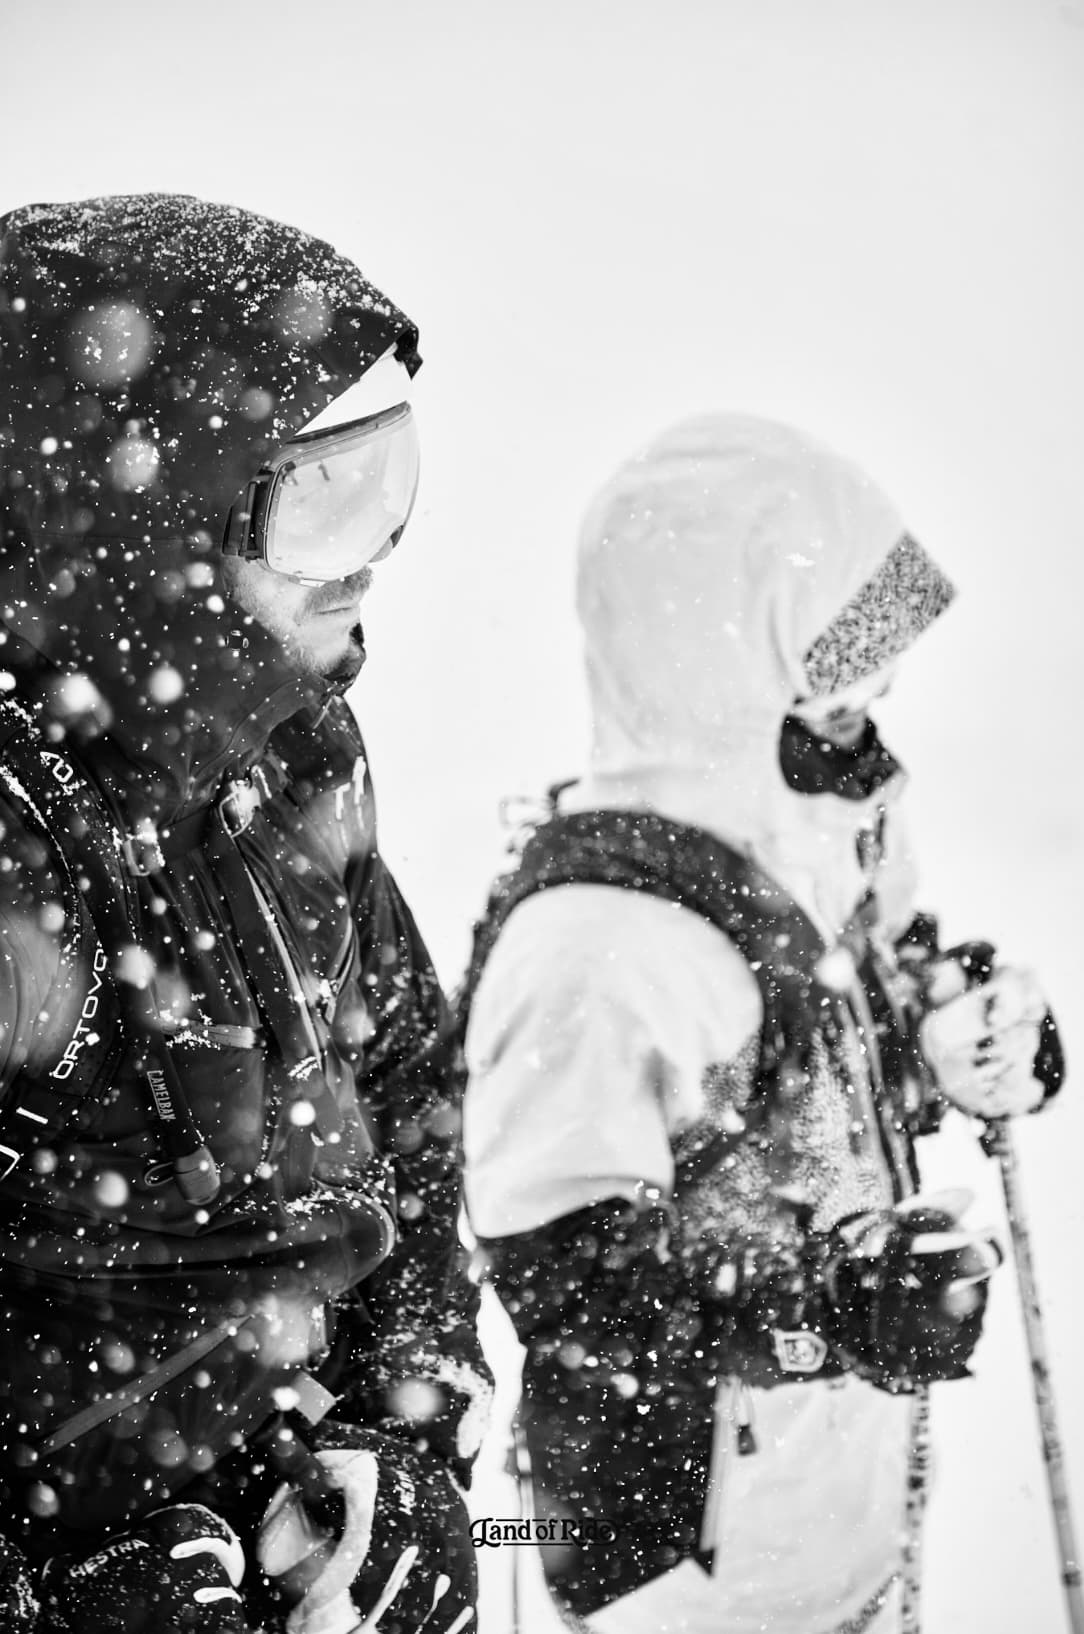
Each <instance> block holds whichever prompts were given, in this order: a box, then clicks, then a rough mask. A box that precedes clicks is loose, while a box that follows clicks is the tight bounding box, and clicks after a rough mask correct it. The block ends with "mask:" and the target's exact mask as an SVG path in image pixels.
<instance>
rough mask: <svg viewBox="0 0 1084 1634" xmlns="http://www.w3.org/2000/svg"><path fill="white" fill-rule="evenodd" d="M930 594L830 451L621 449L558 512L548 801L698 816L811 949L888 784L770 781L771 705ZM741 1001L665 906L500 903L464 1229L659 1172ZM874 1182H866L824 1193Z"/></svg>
mask: <svg viewBox="0 0 1084 1634" xmlns="http://www.w3.org/2000/svg"><path fill="white" fill-rule="evenodd" d="M949 594H950V592H949V589H948V586H947V584H946V581H945V580H944V579H943V578H942V577H941V576H940V574H939V573H938V571H937V569H936V568H934V566H933V564H932V563H930V562H929V559H928V558H927V557H926V556H925V554H924V553H923V552H922V551H921V549H920V547H918V546H917V545H914V544H913V543H912V542H911V541H909V540H907V539H906V535H905V529H904V525H903V523H902V521H901V519H900V517H899V515H898V514H897V512H896V511H895V509H894V508H893V506H892V505H891V504H890V502H889V501H888V500H887V499H886V498H885V497H884V495H883V494H882V493H881V492H880V491H879V490H878V489H877V488H876V487H875V486H874V485H873V484H872V483H871V482H870V481H869V480H868V478H866V477H865V476H864V474H863V473H862V472H861V471H860V470H858V469H857V467H855V466H854V465H853V464H851V463H850V462H849V461H846V460H843V459H841V458H840V457H839V456H837V455H836V454H834V453H833V452H831V451H830V450H828V449H826V448H824V447H823V446H821V445H820V444H818V443H816V442H814V441H813V440H812V439H810V438H808V437H806V436H804V435H803V434H801V433H799V432H796V431H793V430H791V429H790V428H788V427H785V426H781V425H775V424H772V423H769V422H766V421H762V420H759V419H754V418H752V417H748V416H740V415H718V416H712V417H705V418H701V419H696V420H691V421H688V422H686V423H684V424H682V425H679V426H678V427H676V428H675V429H673V430H672V431H670V432H668V433H667V434H666V435H664V436H663V437H661V438H660V439H659V440H658V441H656V442H655V443H653V444H652V445H650V446H649V447H648V448H647V449H645V450H644V451H643V452H642V453H641V454H640V455H639V456H638V457H636V458H635V459H633V460H631V461H629V462H628V463H627V464H625V465H624V466H622V467H621V469H620V470H619V471H618V472H617V473H616V475H615V476H614V477H613V479H612V480H611V481H610V482H609V483H608V484H607V485H606V487H605V488H603V489H602V491H601V492H600V493H599V495H598V496H597V497H596V499H595V501H594V503H593V505H592V506H591V508H590V510H589V512H588V515H587V517H586V520H585V522H584V525H583V530H582V535H581V541H580V561H579V586H578V605H579V613H580V619H581V622H582V625H583V630H584V638H585V657H586V669H587V680H588V689H589V696H590V704H591V714H592V728H593V733H592V748H591V758H590V765H589V767H588V770H587V773H586V775H585V776H584V778H583V779H582V780H581V781H580V782H579V783H577V784H576V785H575V786H574V787H573V788H572V789H570V790H568V791H567V792H566V794H565V795H564V797H563V798H562V802H561V805H562V809H565V810H590V809H599V808H624V809H638V810H650V811H655V812H658V813H660V814H661V815H663V816H666V817H669V818H672V819H675V820H677V821H680V822H684V823H690V824H694V825H696V826H699V827H702V828H705V829H707V830H709V831H710V832H712V833H713V834H715V835H717V836H719V837H720V838H722V839H723V840H725V841H727V842H728V843H730V844H731V845H732V846H734V847H736V848H737V849H739V850H740V851H743V852H745V853H746V854H747V855H749V856H750V857H751V858H752V859H753V860H754V861H756V862H757V863H758V864H759V865H760V866H761V867H762V868H763V869H764V870H765V871H766V872H768V873H769V874H771V875H773V876H774V878H775V879H776V880H777V881H778V882H779V883H780V884H781V885H783V886H784V887H785V889H786V890H787V891H788V892H789V893H790V894H791V896H792V897H793V898H794V899H795V900H796V902H797V903H798V904H799V906H800V907H802V908H803V909H804V910H805V912H806V913H807V914H808V915H809V916H810V918H811V919H812V920H813V921H814V923H815V924H816V926H817V928H818V929H819V930H820V931H821V933H822V935H823V936H824V937H825V940H826V941H827V942H828V944H829V945H831V944H832V943H833V942H835V941H836V939H837V938H838V937H839V935H840V933H841V932H842V930H843V929H844V927H845V925H846V924H847V922H848V920H849V919H850V918H851V916H852V914H853V912H854V910H855V908H856V906H857V904H858V903H859V901H860V900H861V899H862V897H863V896H864V895H865V893H866V891H867V889H868V888H869V886H870V884H871V880H870V878H869V877H868V874H867V872H865V871H864V870H863V867H862V866H861V864H860V862H859V857H858V848H857V845H856V836H857V835H858V833H859V831H860V830H862V829H870V828H871V827H872V826H873V824H874V823H875V821H876V818H877V815H878V813H879V811H880V810H881V808H883V807H884V805H885V803H886V800H890V799H892V798H893V797H894V796H895V794H897V793H898V784H899V781H900V780H899V779H897V780H895V781H894V784H893V785H890V786H889V787H888V789H882V790H881V791H879V792H878V794H877V795H876V796H874V797H872V798H871V799H870V800H868V801H853V800H843V799H840V798H837V797H836V796H835V795H832V794H821V795H817V796H810V795H806V794H801V793H797V792H795V791H794V790H793V789H791V788H789V787H788V786H787V784H786V782H785V780H784V777H783V773H782V771H781V768H780V761H779V738H780V729H781V726H782V722H783V719H784V717H785V716H786V715H787V714H788V712H789V710H790V708H791V705H792V703H793V700H794V699H795V698H796V697H798V696H800V695H805V694H810V693H813V692H821V691H824V692H830V691H832V690H833V686H832V684H831V683H832V681H833V680H834V679H838V680H839V681H846V680H849V679H852V678H853V676H854V672H855V667H856V665H857V666H858V668H859V672H861V671H862V670H869V669H873V668H877V667H879V666H880V665H881V664H883V663H884V662H885V661H886V660H888V659H890V658H892V657H894V656H896V654H897V653H898V652H899V651H900V650H901V649H902V648H903V647H904V646H906V645H907V644H908V643H909V641H910V640H911V639H913V637H914V635H915V634H916V633H917V632H918V631H919V630H920V629H921V628H923V627H924V626H925V624H926V623H928V622H929V621H930V619H931V618H932V617H933V616H935V615H936V613H937V612H938V611H940V610H941V608H942V607H943V606H944V605H945V604H946V602H947V600H948V597H949ZM811 653H812V655H813V659H814V662H813V663H810V664H808V665H807V655H809V654H811ZM811 671H812V673H811ZM886 842H887V848H886V851H885V854H884V856H883V857H882V859H881V865H880V868H879V870H878V878H877V881H876V887H877V892H878V897H879V900H880V906H881V913H882V920H883V923H884V927H885V931H886V933H891V934H898V933H899V932H900V931H902V930H903V929H904V927H905V925H906V923H907V922H908V920H909V918H910V914H911V906H910V894H911V880H910V870H909V862H908V856H907V852H906V847H905V845H904V844H903V843H902V838H901V834H900V825H899V824H898V823H897V822H894V823H893V824H891V825H890V826H889V827H888V828H887V829H886ZM513 995H516V996H515V997H513ZM760 1020H761V1010H760V1000H759V996H758V992H757V987H756V983H755V981H754V979H753V976H752V975H751V973H750V971H749V970H748V968H747V966H746V965H745V962H744V960H743V959H742V958H741V956H740V955H739V954H738V953H737V952H736V950H735V949H734V947H733V946H732V944H731V943H730V942H729V941H728V940H727V939H726V938H725V937H724V936H723V935H722V933H721V932H719V931H717V930H715V929H713V928H712V927H710V926H708V925H706V924H705V923H703V922H702V921H700V920H699V919H698V918H697V917H696V916H695V915H694V914H692V913H691V912H689V911H688V910H686V909H682V908H674V907H673V906H671V905H669V904H665V903H662V902H660V901H658V900H655V899H648V898H643V899H641V898H639V897H636V896H632V895H631V894H630V893H627V892H619V891H615V890H613V889H611V888H608V887H605V886H582V885H581V886H575V887H566V888H562V889H558V890H553V891H549V892H547V893H545V894H543V895H539V896H537V897H534V898H532V899H530V900H529V901H527V902H526V903H524V904H522V905H521V906H520V907H519V908H518V909H517V910H516V911H515V913H514V914H513V916H512V918H511V919H510V921H509V923H508V925H507V926H506V928H505V930H504V931H503V932H502V935H501V937H500V940H499V941H498V944H497V947H496V949H495V951H494V953H493V955H492V957H491V959H490V961H489V964H488V965H487V968H486V971H485V973H484V975H483V977H482V980H481V983H480V985H479V988H478V991H477V994H476V996H475V999H474V1005H473V1009H472V1020H471V1027H470V1032H469V1035H468V1061H469V1064H470V1067H471V1074H472V1083H471V1091H470V1094H469V1096H468V1100H467V1116H466V1148H467V1160H468V1170H467V1175H468V1179H467V1188H468V1190H467V1194H468V1202H469V1208H470V1214H471V1219H472V1223H473V1224H474V1228H475V1229H476V1230H477V1231H478V1232H479V1233H480V1234H481V1235H483V1236H500V1235H504V1234H506V1233H509V1232H518V1231H524V1230H528V1229H530V1228H531V1227H533V1226H536V1225H539V1224H542V1223H544V1222H545V1221H547V1220H549V1219H552V1218H555V1217H557V1216H559V1215H561V1214H563V1213H566V1212H569V1211H570V1210H571V1209H573V1208H577V1207H580V1206H583V1205H585V1204H587V1203H590V1202H594V1201H597V1200H599V1199H600V1198H602V1197H604V1196H608V1195H610V1196H612V1195H624V1196H630V1197H631V1196H635V1195H636V1194H637V1189H638V1187H639V1186H641V1185H642V1184H643V1183H645V1182H646V1183H647V1184H649V1185H654V1186H659V1187H661V1188H662V1189H663V1190H664V1191H665V1190H667V1189H668V1187H669V1184H670V1181H671V1178H672V1173H673V1166H672V1159H671V1150H670V1148H671V1140H672V1139H673V1137H674V1136H675V1135H677V1134H679V1133H680V1131H681V1129H682V1127H685V1126H688V1125H689V1124H691V1123H694V1122H695V1121H696V1120H697V1119H698V1118H700V1117H702V1116H703V1115H704V1111H705V1102H704V1093H705V1085H706V1083H709V1082H710V1081H711V1075H712V1074H713V1073H717V1070H718V1068H719V1066H720V1064H725V1063H728V1062H731V1061H733V1060H734V1059H735V1057H738V1056H739V1055H741V1053H742V1052H743V1051H745V1052H746V1053H748V1047H749V1045H750V1041H751V1040H752V1039H753V1038H754V1036H755V1034H756V1032H757V1029H758V1027H759V1024H760ZM886 1196H887V1193H886V1191H885V1190H884V1189H883V1187H881V1186H879V1185H878V1184H877V1183H876V1182H875V1181H874V1180H873V1179H872V1177H870V1182H869V1184H868V1185H865V1186H864V1187H863V1196H862V1197H861V1198H858V1197H852V1198H850V1199H849V1201H850V1202H851V1203H853V1204H854V1206H860V1205H861V1204H862V1203H863V1202H866V1203H868V1202H873V1201H883V1200H885V1198H886Z"/></svg>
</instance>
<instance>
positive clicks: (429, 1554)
mask: <svg viewBox="0 0 1084 1634" xmlns="http://www.w3.org/2000/svg"><path fill="white" fill-rule="evenodd" d="M317 1436H318V1439H319V1441H320V1442H321V1443H325V1444H322V1445H320V1446H319V1448H318V1451H317V1454H316V1456H317V1458H318V1460H319V1462H320V1464H321V1465H322V1467H323V1469H324V1471H325V1473H326V1475H327V1479H328V1482H329V1484H330V1486H331V1487H332V1488H334V1489H335V1490H336V1491H338V1492H339V1493H341V1495H342V1500H343V1509H344V1520H343V1523H342V1526H341V1529H340V1530H338V1532H337V1533H335V1534H333V1533H329V1532H328V1531H327V1530H326V1529H325V1528H323V1527H321V1526H320V1525H319V1523H318V1522H315V1521H314V1519H313V1517H312V1516H311V1515H310V1514H309V1513H308V1512H307V1510H306V1508H305V1506H304V1504H303V1503H302V1500H301V1498H300V1496H299V1494H298V1492H297V1491H296V1489H295V1488H293V1487H292V1486H289V1485H283V1486H281V1487H280V1488H279V1489H278V1491H277V1492H276V1493H275V1496H274V1497H273V1498H272V1500H271V1503H270V1505H269V1506H268V1509H267V1512H266V1513H265V1515H264V1518H263V1521H262V1523H261V1525H260V1532H259V1538H258V1542H257V1548H256V1553H257V1558H258V1560H259V1562H260V1565H261V1567H262V1568H263V1571H264V1572H265V1573H266V1575H267V1576H268V1577H269V1578H270V1579H272V1581H274V1582H275V1583H276V1584H277V1585H278V1587H279V1589H280V1593H281V1597H282V1599H283V1600H284V1601H286V1602H287V1603H288V1604H290V1605H291V1607H292V1609H291V1610H290V1612H289V1614H288V1616H287V1618H286V1629H287V1634H361V1631H362V1630H369V1629H370V1628H375V1626H376V1624H377V1623H378V1622H379V1625H380V1629H381V1634H413V1631H414V1630H415V1629H417V1628H418V1627H420V1625H421V1624H422V1623H423V1622H424V1624H425V1634H459V1631H460V1630H462V1629H466V1628H467V1627H468V1626H469V1625H470V1624H471V1623H472V1622H473V1621H474V1616H475V1601H476V1581H475V1561H474V1550H473V1548H472V1546H471V1541H470V1522H469V1518H468V1515H467V1510H466V1507H465V1505H464V1504H463V1501H462V1499H461V1498H460V1496H459V1493H458V1490H457V1489H456V1487H455V1485H454V1483H453V1482H452V1481H451V1479H450V1477H449V1476H448V1475H447V1473H446V1472H445V1470H444V1468H443V1467H442V1465H441V1464H440V1462H439V1461H438V1460H436V1459H435V1458H433V1457H432V1456H431V1455H426V1454H425V1453H421V1452H417V1451H415V1450H414V1449H413V1448H412V1447H410V1446H409V1445H408V1444H407V1443H405V1442H401V1441H399V1440H397V1438H395V1437H394V1436H388V1435H382V1434H380V1433H379V1432H378V1431H375V1430H366V1429H362V1428H359V1427H358V1426H355V1425H346V1424H335V1423H331V1422H328V1421H327V1420H325V1421H324V1423H322V1424H321V1425H320V1428H319V1431H318V1432H317Z"/></svg>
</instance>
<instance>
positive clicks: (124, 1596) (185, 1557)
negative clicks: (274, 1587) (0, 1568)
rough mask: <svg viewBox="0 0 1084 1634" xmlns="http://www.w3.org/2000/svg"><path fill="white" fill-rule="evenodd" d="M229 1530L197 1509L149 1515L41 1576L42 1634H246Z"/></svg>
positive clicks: (236, 1551)
mask: <svg viewBox="0 0 1084 1634" xmlns="http://www.w3.org/2000/svg"><path fill="white" fill-rule="evenodd" d="M244 1571H245V1557H244V1554H243V1552H242V1549H241V1544H240V1541H239V1539H238V1537H237V1534H236V1532H234V1530H233V1528H232V1527H230V1526H227V1524H226V1522H225V1521H224V1520H220V1519H219V1517H218V1516H217V1515H214V1514H212V1512H211V1511H210V1510H209V1509H205V1508H204V1506H203V1505H202V1504H171V1505H170V1506H169V1507H168V1508H165V1509H156V1510H155V1511H154V1512H153V1513H152V1514H150V1515H148V1516H147V1518H146V1520H145V1521H144V1522H143V1523H142V1525H141V1526H138V1527H135V1528H134V1529H133V1530H132V1531H130V1532H122V1533H118V1534H115V1535H114V1536H112V1537H110V1538H107V1539H106V1541H105V1543H104V1544H103V1545H102V1547H101V1548H100V1549H99V1550H97V1551H96V1553H94V1554H92V1555H89V1556H86V1557H85V1558H83V1559H79V1558H77V1557H76V1556H75V1555H57V1556H54V1558H53V1559H52V1560H50V1561H49V1562H48V1564H47V1565H46V1567H45V1570H44V1572H43V1574H42V1612H43V1619H42V1634H190V1631H193V1630H197V1629H198V1630H199V1634H249V1625H248V1622H247V1620H246V1618H245V1615H244V1610H243V1607H242V1604H241V1596H240V1594H239V1593H238V1588H239V1585H240V1582H241V1578H242V1577H243V1576H244Z"/></svg>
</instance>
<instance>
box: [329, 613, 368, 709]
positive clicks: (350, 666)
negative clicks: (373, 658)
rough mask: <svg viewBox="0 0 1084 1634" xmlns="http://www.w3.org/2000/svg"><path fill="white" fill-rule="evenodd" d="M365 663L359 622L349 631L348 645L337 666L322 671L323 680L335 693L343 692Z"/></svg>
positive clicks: (363, 642) (353, 680) (362, 631)
mask: <svg viewBox="0 0 1084 1634" xmlns="http://www.w3.org/2000/svg"><path fill="white" fill-rule="evenodd" d="M364 662H365V631H364V630H363V629H362V627H361V620H360V619H359V620H358V622H357V623H356V624H355V625H354V626H353V628H352V629H351V631H350V645H349V646H348V648H347V650H346V652H345V653H344V654H343V656H342V657H341V658H340V659H339V661H338V663H337V664H334V665H332V667H331V669H329V670H322V671H321V672H320V673H321V674H322V675H323V677H324V680H325V681H327V683H328V685H329V686H331V687H333V688H334V689H335V691H336V692H345V691H346V689H347V687H349V686H352V685H353V684H354V682H355V681H356V680H357V678H358V676H359V675H360V674H361V667H362V665H363V664H364Z"/></svg>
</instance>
